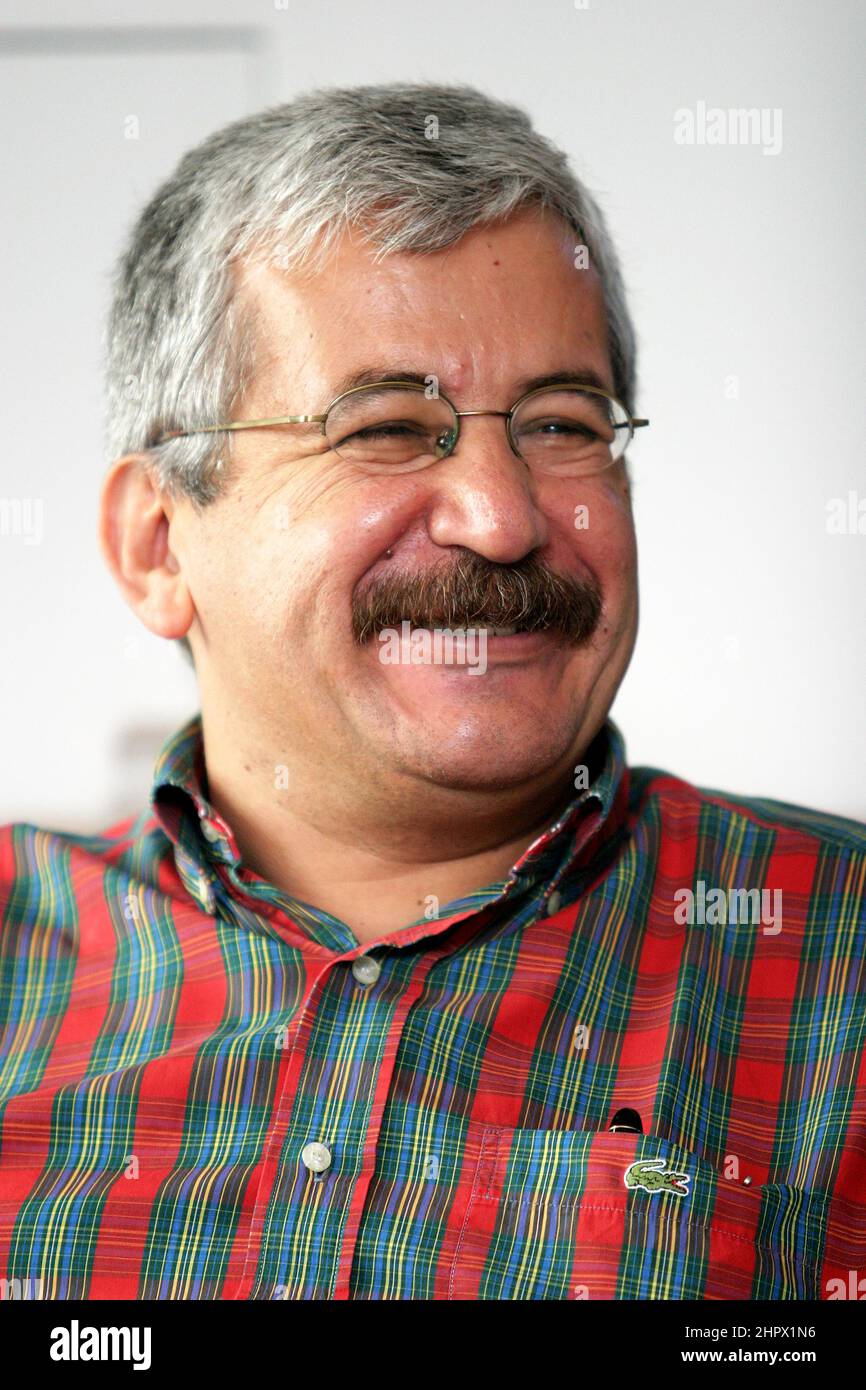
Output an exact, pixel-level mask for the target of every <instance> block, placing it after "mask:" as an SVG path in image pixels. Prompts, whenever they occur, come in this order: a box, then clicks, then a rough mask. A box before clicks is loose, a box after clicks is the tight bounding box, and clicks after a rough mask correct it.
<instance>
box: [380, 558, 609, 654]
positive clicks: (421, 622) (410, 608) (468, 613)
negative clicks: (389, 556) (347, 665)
mask: <svg viewBox="0 0 866 1390" xmlns="http://www.w3.org/2000/svg"><path fill="white" fill-rule="evenodd" d="M601 613H602V594H601V589H600V587H599V584H598V581H597V580H596V579H595V578H594V577H587V578H585V579H576V578H572V577H571V576H568V575H563V574H556V573H554V571H553V570H550V569H548V568H547V566H546V565H543V564H542V563H541V561H540V560H539V559H538V558H537V556H535V555H527V556H526V557H525V558H524V559H523V560H520V561H518V563H517V564H514V565H498V564H495V563H494V562H493V561H491V560H486V559H485V558H484V557H483V556H482V555H477V554H476V553H475V552H474V551H466V552H465V553H464V554H462V555H461V556H460V558H459V559H458V560H457V561H455V562H454V563H452V564H449V565H448V567H447V568H442V567H437V568H436V569H433V570H429V571H427V572H426V573H423V574H385V575H382V576H380V577H379V578H378V579H376V580H375V581H374V582H373V583H372V584H370V585H369V587H367V588H366V589H364V590H362V591H361V592H360V593H357V594H355V595H354V597H353V600H352V633H353V636H354V638H355V641H356V642H357V643H359V644H363V643H364V642H367V641H369V640H370V638H371V637H375V636H376V635H377V634H378V633H380V632H382V631H383V629H385V628H397V627H399V626H400V624H401V622H403V621H404V620H407V621H408V622H410V623H411V624H412V625H413V627H424V628H449V629H453V628H467V627H514V628H517V629H518V630H519V631H523V632H553V633H556V634H557V635H558V636H560V637H562V638H564V639H565V641H566V642H569V643H571V644H572V645H574V646H582V645H583V644H585V643H586V642H588V641H589V639H590V638H591V636H592V634H593V633H594V632H595V630H596V628H597V626H598V624H599V620H600V618H601Z"/></svg>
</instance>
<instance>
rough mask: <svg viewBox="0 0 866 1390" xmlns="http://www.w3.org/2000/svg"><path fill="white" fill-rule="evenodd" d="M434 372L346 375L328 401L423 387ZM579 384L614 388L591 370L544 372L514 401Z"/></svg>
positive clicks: (519, 388)
mask: <svg viewBox="0 0 866 1390" xmlns="http://www.w3.org/2000/svg"><path fill="white" fill-rule="evenodd" d="M431 376H435V373H434V372H426V373H424V372H417V371H415V370H414V369H413V368H411V367H405V368H404V367H398V368H396V369H395V368H393V367H364V368H361V369H360V370H359V371H354V372H349V373H348V374H347V375H346V376H344V377H341V378H340V380H339V381H338V382H335V384H334V387H333V395H332V396H331V400H336V399H337V397H338V396H342V395H343V393H344V392H345V391H352V390H354V388H355V387H356V386H372V385H374V384H375V383H376V382H378V381H381V382H394V381H411V382H413V383H416V384H417V385H418V386H426V385H427V384H428V382H429V380H430V378H431ZM574 381H577V382H580V383H581V384H582V385H583V386H595V387H597V389H598V390H599V391H607V392H609V393H610V394H611V395H612V394H613V387H612V386H611V385H610V384H609V383H608V382H607V381H606V380H605V379H604V377H602V376H600V375H599V373H598V372H597V371H595V370H594V369H593V368H592V367H571V368H567V369H565V368H564V369H563V370H561V371H556V372H543V373H542V374H541V376H529V377H522V378H521V379H520V380H519V381H518V382H516V384H515V392H516V394H515V397H514V399H515V400H518V399H519V398H520V397H521V396H525V395H526V393H527V392H528V391H537V390H538V389H539V388H540V387H542V386H565V385H567V384H568V383H569V382H574ZM443 390H444V391H445V395H446V396H447V395H449V392H448V390H447V389H446V388H443Z"/></svg>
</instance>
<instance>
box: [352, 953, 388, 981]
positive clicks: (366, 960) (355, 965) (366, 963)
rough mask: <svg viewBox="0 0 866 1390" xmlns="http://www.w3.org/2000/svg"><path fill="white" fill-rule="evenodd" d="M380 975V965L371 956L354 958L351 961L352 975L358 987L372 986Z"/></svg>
mask: <svg viewBox="0 0 866 1390" xmlns="http://www.w3.org/2000/svg"><path fill="white" fill-rule="evenodd" d="M381 973H382V967H381V965H380V964H379V962H378V961H377V960H374V959H373V957H372V956H356V957H355V959H354V960H353V961H352V974H353V975H354V976H355V979H356V980H357V981H358V984H359V985H374V984H375V983H376V981H377V980H378V978H379V976H380V975H381Z"/></svg>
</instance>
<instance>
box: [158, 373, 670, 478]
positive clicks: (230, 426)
mask: <svg viewBox="0 0 866 1390" xmlns="http://www.w3.org/2000/svg"><path fill="white" fill-rule="evenodd" d="M383 386H385V387H395V388H398V387H403V388H404V389H407V388H408V389H409V390H410V391H423V392H424V393H425V394H426V393H427V389H428V388H427V387H426V386H422V384H421V383H420V382H418V381H401V380H397V381H370V382H365V383H363V384H362V385H361V386H351V387H349V389H348V391H341V392H340V394H339V396H336V397H335V398H334V400H332V401H331V404H330V405H329V406H328V408H327V410H326V411H325V413H324V415H274V416H272V417H267V418H265V419H262V420H230V421H228V422H227V423H226V424H222V425H199V426H198V427H197V428H196V429H191V430H167V431H166V432H165V433H164V434H161V435H160V437H159V439H157V440H156V445H155V447H159V446H160V445H162V444H167V443H168V442H169V441H170V440H172V439H186V438H188V437H189V436H190V435H193V434H220V433H222V432H223V431H235V430H261V429H268V428H271V427H272V426H275V425H307V424H320V425H321V426H322V438H323V439H326V440H327V438H328V436H327V433H326V429H325V426H326V424H327V421H328V416H329V415H330V414H331V411H332V410H333V409H334V407H335V406H336V405H339V403H340V401H343V400H345V399H346V397H347V396H354V395H356V394H357V393H358V392H361V391H374V390H375V389H376V388H377V387H383ZM574 389H579V390H581V391H589V392H591V393H592V394H593V395H595V396H604V397H605V399H606V400H609V401H613V402H614V404H615V405H618V406H619V408H620V410H622V411H623V413H624V414H625V416H626V419H625V420H624V421H623V422H622V424H619V425H612V427H611V428H612V429H615V430H619V429H625V428H626V427H628V432H629V434H628V439H627V440H626V442H625V448H624V449H623V452H622V454H620V455H619V456H618V458H616V459H611V460H610V462H609V463H606V464H604V466H603V467H602V468H600V469H599V470H598V472H601V473H603V472H604V470H605V469H606V468H610V467H612V466H613V464H614V463H619V461H620V459H621V458H622V457H623V454H624V453H625V450H626V449H627V448H628V446H629V444H630V443H631V441H632V439H633V437H634V432H635V430H637V429H643V428H645V427H646V426H647V425H648V424H649V423H650V422H649V420H645V419H642V418H639V417H637V416H633V415H631V414H630V413H629V412H628V411H627V410H626V408H625V406H624V404H623V402H622V401H621V400H620V399H619V397H618V396H615V395H614V394H613V392H612V391H605V390H603V389H602V388H601V387H600V386H590V385H588V384H587V383H586V382H583V381H580V380H579V379H578V378H575V379H574V381H560V382H551V384H550V385H549V386H536V387H534V388H533V389H532V390H531V391H525V392H524V394H523V395H522V396H520V397H519V399H518V400H516V401H515V402H514V404H513V405H512V407H511V409H510V410H458V409H457V407H456V406H455V404H454V402H453V401H452V400H451V399H450V397H449V396H446V395H445V393H444V391H438V390H437V392H436V399H437V400H441V401H444V402H445V404H446V405H447V406H448V407H449V408H450V410H451V413H452V415H453V416H454V419H455V422H456V427H455V431H454V439H453V442H452V443H451V445H450V446H449V448H448V450H447V451H446V452H445V453H443V454H440V455H439V456H438V458H437V459H436V460H435V462H437V463H438V462H440V461H441V459H445V458H450V457H451V455H452V454H453V453H454V450H455V449H456V448H457V445H458V442H459V440H460V421H461V419H462V418H463V417H464V416H466V415H496V416H499V417H500V418H501V419H503V420H505V421H506V425H505V435H506V438H507V440H508V444H509V447H510V448H511V452H512V453H513V454H514V455H515V457H516V458H519V459H520V462H521V463H524V464H526V466H527V468H528V467H529V466H530V465H529V464H528V463H527V462H526V459H525V458H524V457H523V455H522V454H521V453H520V450H519V449H518V448H517V445H516V443H515V440H514V435H513V433H512V429H511V422H512V419H513V417H514V414H515V412H516V411H517V410H518V409H519V408H520V406H522V405H523V403H524V401H528V400H530V399H531V398H532V397H533V396H541V395H546V394H547V393H549V392H551V391H569V390H574ZM428 399H430V398H429V397H428ZM334 452H335V453H336V454H337V456H338V457H340V455H339V451H338V450H336V449H335V450H334ZM432 461H433V460H431V462H432ZM429 466H430V465H429V464H424V465H422V467H421V468H419V469H416V470H415V471H416V472H419V473H420V472H422V471H423V468H428V467H429Z"/></svg>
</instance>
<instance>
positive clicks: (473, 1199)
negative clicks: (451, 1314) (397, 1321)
mask: <svg viewBox="0 0 866 1390" xmlns="http://www.w3.org/2000/svg"><path fill="white" fill-rule="evenodd" d="M476 1138H477V1145H476V1150H477V1160H476V1163H475V1171H474V1179H473V1183H472V1188H471V1194H470V1197H469V1200H468V1202H467V1206H466V1211H465V1213H464V1218H463V1222H462V1226H461V1229H460V1234H459V1237H458V1241H457V1246H456V1251H455V1255H454V1260H453V1265H452V1268H451V1277H450V1281H449V1290H450V1292H449V1297H451V1298H454V1299H599V1298H601V1299H613V1298H616V1299H661V1298H664V1299H788V1298H791V1299H816V1298H819V1297H820V1296H821V1295H820V1291H819V1284H820V1266H821V1257H822V1251H823V1242H824V1229H825V1221H826V1211H825V1206H826V1198H825V1197H824V1196H823V1195H822V1194H815V1193H810V1192H807V1191H804V1190H801V1189H798V1188H795V1187H791V1186H788V1185H785V1184H763V1185H762V1184H759V1183H757V1182H755V1183H751V1184H749V1183H745V1182H744V1181H743V1178H744V1177H745V1176H748V1169H747V1168H746V1167H744V1166H743V1165H742V1162H741V1164H740V1175H739V1178H738V1179H737V1180H735V1179H732V1178H726V1177H725V1176H724V1174H723V1172H722V1171H721V1169H720V1168H719V1167H717V1166H716V1165H715V1164H713V1163H711V1162H709V1161H708V1160H707V1159H705V1158H703V1157H702V1156H701V1155H699V1154H697V1153H694V1152H693V1151H691V1150H689V1149H687V1148H684V1147H683V1146H681V1145H678V1144H674V1143H671V1142H670V1141H668V1140H666V1139H657V1138H654V1137H653V1136H652V1135H629V1134H611V1133H608V1132H603V1133H593V1132H590V1131H583V1130H577V1131H561V1130H527V1129H504V1128H499V1127H496V1126H479V1133H478V1134H477V1136H476Z"/></svg>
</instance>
